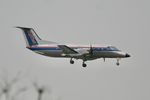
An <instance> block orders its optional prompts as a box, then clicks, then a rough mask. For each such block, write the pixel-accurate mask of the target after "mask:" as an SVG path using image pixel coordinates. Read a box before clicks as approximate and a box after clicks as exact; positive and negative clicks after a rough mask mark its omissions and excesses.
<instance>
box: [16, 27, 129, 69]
mask: <svg viewBox="0 0 150 100" xmlns="http://www.w3.org/2000/svg"><path fill="white" fill-rule="evenodd" d="M16 28H20V29H21V30H22V31H23V34H24V37H25V40H26V48H28V49H30V50H32V51H34V52H36V53H38V54H41V55H44V56H49V57H60V58H70V64H74V60H73V59H81V60H83V63H82V66H83V67H86V66H87V65H86V64H85V62H86V61H88V60H95V59H98V58H104V61H105V58H116V59H117V63H116V64H117V65H119V60H120V59H121V58H127V57H130V55H129V54H128V53H124V52H122V51H121V50H118V49H117V48H116V47H114V46H100V45H90V46H87V45H78V46H77V45H64V44H63V45H62V44H58V43H55V42H51V41H45V40H42V39H41V38H40V37H39V36H38V35H37V34H36V32H35V31H34V30H33V29H32V28H25V27H16Z"/></svg>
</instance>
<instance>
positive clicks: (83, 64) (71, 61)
mask: <svg viewBox="0 0 150 100" xmlns="http://www.w3.org/2000/svg"><path fill="white" fill-rule="evenodd" d="M72 59H73V58H71V59H70V64H74V61H73V60H72ZM86 66H87V65H86V64H85V61H84V60H83V63H82V67H86Z"/></svg>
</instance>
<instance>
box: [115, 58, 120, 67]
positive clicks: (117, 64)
mask: <svg viewBox="0 0 150 100" xmlns="http://www.w3.org/2000/svg"><path fill="white" fill-rule="evenodd" d="M119 60H120V58H117V63H116V65H117V66H119V65H120V63H119Z"/></svg>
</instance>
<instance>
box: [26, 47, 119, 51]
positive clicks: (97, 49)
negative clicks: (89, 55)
mask: <svg viewBox="0 0 150 100" xmlns="http://www.w3.org/2000/svg"><path fill="white" fill-rule="evenodd" d="M29 49H30V50H33V51H38V50H43V51H45V50H48V51H61V50H62V49H60V48H57V47H46V48H45V47H38V48H37V47H36V48H34V47H32V48H29ZM72 49H76V48H72ZM93 51H118V50H111V49H107V48H93Z"/></svg>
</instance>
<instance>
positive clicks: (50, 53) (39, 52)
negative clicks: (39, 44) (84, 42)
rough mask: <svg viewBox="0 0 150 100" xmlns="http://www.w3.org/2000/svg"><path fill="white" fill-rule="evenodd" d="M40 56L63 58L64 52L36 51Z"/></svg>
mask: <svg viewBox="0 0 150 100" xmlns="http://www.w3.org/2000/svg"><path fill="white" fill-rule="evenodd" d="M35 52H36V53H38V54H41V55H44V56H49V57H62V56H61V54H62V51H54V50H53V51H52V50H51V51H49V50H41V51H35Z"/></svg>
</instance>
